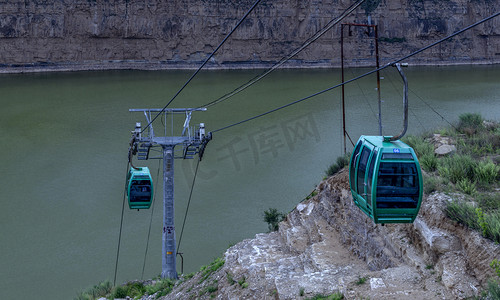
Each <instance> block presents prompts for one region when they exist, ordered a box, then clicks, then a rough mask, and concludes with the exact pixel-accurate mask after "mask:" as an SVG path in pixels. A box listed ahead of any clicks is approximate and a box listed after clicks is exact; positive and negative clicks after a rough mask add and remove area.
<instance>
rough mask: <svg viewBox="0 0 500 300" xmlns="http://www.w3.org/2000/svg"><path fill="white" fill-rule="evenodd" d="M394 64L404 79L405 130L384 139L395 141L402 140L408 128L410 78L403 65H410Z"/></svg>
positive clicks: (406, 65)
mask: <svg viewBox="0 0 500 300" xmlns="http://www.w3.org/2000/svg"><path fill="white" fill-rule="evenodd" d="M394 66H395V67H396V68H397V69H398V72H399V75H401V78H402V79H403V130H402V131H401V132H400V133H399V134H398V135H396V136H384V141H386V142H394V141H397V140H400V139H401V138H402V137H403V136H404V135H405V133H406V130H407V129H408V80H407V79H406V76H405V74H404V73H403V69H402V68H401V67H402V66H403V67H408V64H407V63H403V64H400V63H396V64H394Z"/></svg>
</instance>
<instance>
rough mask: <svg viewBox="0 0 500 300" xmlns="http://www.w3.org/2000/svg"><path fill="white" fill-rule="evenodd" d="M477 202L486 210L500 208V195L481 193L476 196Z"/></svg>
mask: <svg viewBox="0 0 500 300" xmlns="http://www.w3.org/2000/svg"><path fill="white" fill-rule="evenodd" d="M476 202H477V203H478V205H479V207H481V209H483V210H484V211H492V210H495V209H499V208H500V196H499V195H498V194H496V193H480V194H478V195H477V196H476Z"/></svg>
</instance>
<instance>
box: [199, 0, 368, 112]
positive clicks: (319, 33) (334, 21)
mask: <svg viewBox="0 0 500 300" xmlns="http://www.w3.org/2000/svg"><path fill="white" fill-rule="evenodd" d="M364 1H365V0H359V1H358V2H356V3H354V4H352V5H351V6H349V7H348V8H347V9H346V10H345V11H344V12H343V13H342V14H341V15H340V16H338V17H336V18H334V19H332V20H330V22H328V23H327V24H326V26H325V27H323V28H322V29H321V30H319V31H317V32H316V33H315V34H314V35H313V36H312V37H310V38H309V39H307V40H306V41H305V42H304V44H302V46H300V47H299V48H297V49H295V50H294V51H292V53H290V54H288V55H287V56H285V57H283V58H282V59H281V60H280V61H279V62H278V63H276V64H275V65H274V66H272V67H271V68H270V69H268V70H267V71H264V72H263V73H262V74H260V75H257V76H255V77H254V78H252V79H250V80H249V81H248V82H246V83H244V84H242V85H241V86H239V87H237V88H236V89H234V90H233V91H232V92H229V93H227V94H225V95H223V96H221V97H219V98H218V99H216V100H213V101H211V102H209V103H207V104H205V105H202V106H200V107H210V106H212V105H215V104H217V103H220V102H222V101H224V100H227V99H229V98H231V97H232V96H234V95H236V94H238V93H240V92H242V91H243V90H245V89H246V88H248V87H250V86H251V85H253V84H255V83H257V81H259V80H261V79H262V78H264V77H266V76H267V75H269V74H270V73H271V72H273V71H274V70H276V69H277V68H279V67H280V66H282V65H283V64H284V63H286V62H287V61H289V60H290V59H291V58H292V57H294V56H295V55H297V54H299V53H300V52H301V51H302V50H304V49H305V48H307V47H308V46H309V45H310V44H312V43H313V42H315V41H316V40H317V39H319V38H320V37H321V36H322V35H323V34H325V33H326V32H327V31H328V30H330V29H331V28H332V27H333V26H335V25H337V24H338V23H339V22H340V21H342V20H343V19H344V18H345V17H347V16H348V15H349V14H350V13H351V12H353V11H354V10H355V9H356V8H358V6H360V5H361V4H362V3H363V2H364Z"/></svg>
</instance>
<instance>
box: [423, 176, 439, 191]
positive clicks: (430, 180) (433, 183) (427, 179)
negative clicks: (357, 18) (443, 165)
mask: <svg viewBox="0 0 500 300" xmlns="http://www.w3.org/2000/svg"><path fill="white" fill-rule="evenodd" d="M438 190H439V179H438V178H437V177H434V176H427V175H424V193H425V194H427V195H429V194H431V193H432V192H434V191H438Z"/></svg>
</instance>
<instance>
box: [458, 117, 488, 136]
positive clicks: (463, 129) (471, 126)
mask: <svg viewBox="0 0 500 300" xmlns="http://www.w3.org/2000/svg"><path fill="white" fill-rule="evenodd" d="M483 129H484V126H483V117H481V115H480V114H478V113H465V114H462V115H460V116H459V121H458V126H457V130H458V131H459V132H460V133H465V134H467V135H469V136H470V135H473V134H476V133H477V132H479V131H481V130H483Z"/></svg>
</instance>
